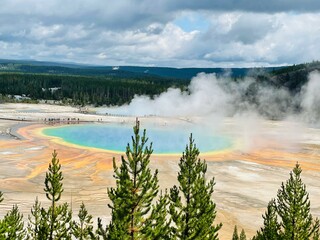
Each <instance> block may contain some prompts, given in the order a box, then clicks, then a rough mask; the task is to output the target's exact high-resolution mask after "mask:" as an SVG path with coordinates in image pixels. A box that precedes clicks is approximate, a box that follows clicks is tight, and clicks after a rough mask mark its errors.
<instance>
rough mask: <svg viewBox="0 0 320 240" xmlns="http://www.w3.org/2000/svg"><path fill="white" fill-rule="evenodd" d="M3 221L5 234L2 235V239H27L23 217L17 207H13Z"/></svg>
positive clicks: (0, 236)
mask: <svg viewBox="0 0 320 240" xmlns="http://www.w3.org/2000/svg"><path fill="white" fill-rule="evenodd" d="M2 221H3V224H4V226H5V232H4V233H3V234H1V235H0V238H1V239H7V240H23V239H25V236H26V231H25V229H24V222H23V215H22V214H21V213H20V212H19V209H18V206H17V205H14V206H13V207H12V209H11V210H10V211H9V212H8V213H7V214H6V215H5V216H4V219H3V220H2Z"/></svg>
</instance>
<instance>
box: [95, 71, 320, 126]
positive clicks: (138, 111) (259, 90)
mask: <svg viewBox="0 0 320 240" xmlns="http://www.w3.org/2000/svg"><path fill="white" fill-rule="evenodd" d="M319 92H320V74H319V73H318V72H312V73H311V74H310V75H309V81H308V83H307V84H306V85H305V86H303V87H302V90H301V91H300V92H299V93H296V94H294V95H293V94H292V93H290V92H289V91H288V90H287V89H285V88H277V87H275V86H271V85H270V83H268V84H265V83H261V82H258V81H257V80H255V79H254V78H252V77H247V78H245V79H242V80H239V81H237V82H235V81H233V80H232V79H230V78H227V77H217V76H216V75H215V74H204V73H201V74H199V75H197V76H196V77H194V78H193V79H192V80H191V82H190V85H189V86H188V91H181V90H180V89H177V88H169V89H168V90H167V91H166V92H164V93H162V94H160V95H159V96H156V97H154V98H153V99H151V98H150V97H148V96H135V97H134V99H133V100H132V101H131V102H130V104H128V105H123V106H120V107H108V108H100V109H99V110H98V112H99V113H109V114H121V115H130V116H146V115H158V116H185V117H192V116H206V117H207V116H221V117H227V116H228V117H232V116H237V115H243V114H245V115H247V114H252V113H254V114H256V115H258V116H260V117H264V118H267V119H286V118H288V116H293V115H295V116H296V117H299V118H300V119H303V120H305V121H307V122H312V123H317V122H319V119H320V109H319V107H318V106H320V94H319Z"/></svg>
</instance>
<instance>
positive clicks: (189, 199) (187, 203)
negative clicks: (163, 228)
mask: <svg viewBox="0 0 320 240" xmlns="http://www.w3.org/2000/svg"><path fill="white" fill-rule="evenodd" d="M199 154H200V152H199V150H198V148H197V147H196V145H195V144H194V140H193V139H192V135H191V136H190V139H189V144H188V145H187V146H186V149H185V152H184V153H183V154H182V157H181V159H180V162H179V167H180V171H179V173H178V182H179V184H180V185H179V188H178V187H176V186H174V187H173V188H171V189H170V201H171V203H170V210H169V211H170V214H171V217H172V221H173V223H174V224H173V235H174V236H173V238H174V239H183V240H188V239H211V240H215V239H218V230H219V229H220V228H221V226H222V224H221V223H219V224H217V225H214V220H215V218H216V210H215V208H216V204H215V203H214V202H213V200H212V193H213V191H214V190H213V187H214V185H215V182H214V178H212V179H211V180H210V181H208V182H207V181H206V172H207V164H206V162H205V161H201V160H200V159H199V158H198V157H199ZM182 198H183V199H182Z"/></svg>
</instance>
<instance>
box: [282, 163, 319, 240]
mask: <svg viewBox="0 0 320 240" xmlns="http://www.w3.org/2000/svg"><path fill="white" fill-rule="evenodd" d="M301 172H302V169H301V167H300V165H299V164H298V163H297V164H296V166H295V167H294V169H293V171H292V172H290V178H289V179H288V180H287V182H286V184H284V183H282V185H281V188H280V189H279V190H278V194H277V213H278V215H279V217H280V220H281V221H280V225H281V230H280V235H281V237H282V238H283V239H292V240H300V239H311V238H312V237H313V236H314V235H319V225H320V224H319V220H318V219H314V218H313V217H312V215H311V213H310V200H309V194H308V193H307V191H306V185H305V184H304V183H303V182H302V180H301V177H300V174H301Z"/></svg>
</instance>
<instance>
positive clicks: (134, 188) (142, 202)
mask: <svg viewBox="0 0 320 240" xmlns="http://www.w3.org/2000/svg"><path fill="white" fill-rule="evenodd" d="M152 152H153V149H152V143H150V144H149V143H148V138H147V135H146V130H144V131H142V132H141V131H140V125H139V121H138V120H137V121H136V124H135V126H134V127H133V136H132V143H131V145H129V144H128V146H127V147H126V152H125V155H124V156H122V158H121V161H120V164H119V162H117V161H116V160H115V159H113V170H114V179H115V182H116V185H115V187H110V188H107V194H108V197H109V199H110V201H111V203H110V204H108V207H109V208H110V209H111V221H110V222H109V223H107V225H105V224H104V223H103V222H102V220H101V218H98V221H97V226H94V224H93V217H92V215H90V213H88V211H87V209H86V206H85V203H82V204H81V206H80V210H79V213H78V218H77V219H73V218H72V210H71V208H70V205H69V204H68V203H67V202H64V203H62V202H61V196H62V194H63V190H64V188H63V173H62V170H61V164H60V163H59V159H58V156H57V152H56V151H54V152H53V154H52V159H51V162H50V163H49V166H48V170H47V172H46V175H45V180H44V194H45V195H46V198H47V200H48V201H49V202H50V205H49V207H48V208H44V207H42V205H41V204H42V203H41V202H39V201H38V198H37V197H35V203H34V205H33V207H32V209H31V210H30V214H29V215H28V220H27V221H24V220H25V219H24V218H23V215H22V214H21V213H20V212H19V209H18V206H17V205H14V206H13V207H12V209H11V210H10V211H8V212H7V213H6V215H5V216H4V217H3V219H1V220H0V239H10V240H11V239H12V240H13V239H15V240H16V239H17V240H20V239H21V240H22V239H37V240H40V239H49V240H53V239H93V240H97V239H103V240H106V239H115V240H116V239H117V240H118V239H132V240H133V239H150V240H151V239H153V240H154V239H177V240H180V239H181V240H182V239H183V240H185V239H213V240H217V239H219V230H220V229H221V228H222V227H223V225H222V223H217V222H216V221H215V218H216V214H217V210H216V203H215V202H214V200H213V195H214V194H213V193H214V186H215V179H214V177H213V176H207V174H206V172H207V164H206V161H205V160H201V159H200V158H199V154H200V152H199V150H198V148H197V146H196V144H195V142H194V140H193V137H192V135H191V136H190V138H189V143H188V144H187V146H186V148H185V151H184V152H183V153H182V156H181V158H180V161H179V164H178V165H179V172H178V175H177V180H178V181H177V183H178V184H177V185H174V186H172V188H170V189H169V190H165V191H160V186H159V180H158V170H155V171H152V170H151V169H150V167H149V163H150V158H151V156H152ZM301 173H302V169H301V167H300V165H299V164H298V163H296V165H295V166H294V168H293V170H292V171H291V172H290V175H289V179H288V180H287V181H286V182H283V183H282V184H281V185H280V188H279V190H278V193H277V196H276V197H275V198H273V199H271V200H270V202H269V204H268V205H267V206H266V211H265V214H264V215H263V216H262V218H263V226H261V228H260V229H257V232H256V235H255V236H254V237H253V238H252V239H253V240H260V239H261V240H265V239H269V240H270V239H285V240H287V239H288V240H289V239H293V240H302V239H303V240H305V239H314V240H315V239H319V231H320V223H319V220H318V219H317V218H314V217H313V216H312V214H311V212H310V200H309V195H308V192H307V190H306V185H305V184H304V183H303V181H302V179H301ZM4 197H5V195H3V194H2V193H1V199H0V201H3V199H4ZM100 217H102V216H100ZM246 239H249V238H247V237H246V233H245V229H242V230H241V231H240V233H239V232H238V229H237V226H235V227H234V232H233V236H232V240H246Z"/></svg>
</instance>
